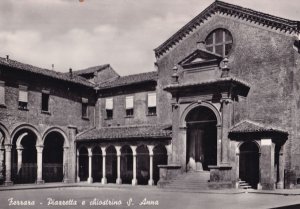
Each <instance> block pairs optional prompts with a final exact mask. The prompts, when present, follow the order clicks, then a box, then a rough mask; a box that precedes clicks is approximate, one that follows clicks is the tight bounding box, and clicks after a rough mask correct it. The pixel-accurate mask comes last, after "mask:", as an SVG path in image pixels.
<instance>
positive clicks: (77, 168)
mask: <svg viewBox="0 0 300 209" xmlns="http://www.w3.org/2000/svg"><path fill="white" fill-rule="evenodd" d="M76 163H77V164H76V165H77V166H76V176H77V177H76V178H77V179H76V181H77V182H80V177H79V150H77V153H76Z"/></svg>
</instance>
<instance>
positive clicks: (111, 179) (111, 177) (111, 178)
mask: <svg viewBox="0 0 300 209" xmlns="http://www.w3.org/2000/svg"><path fill="white" fill-rule="evenodd" d="M106 178H107V183H116V180H117V151H116V149H115V147H114V146H109V147H108V148H107V149H106Z"/></svg>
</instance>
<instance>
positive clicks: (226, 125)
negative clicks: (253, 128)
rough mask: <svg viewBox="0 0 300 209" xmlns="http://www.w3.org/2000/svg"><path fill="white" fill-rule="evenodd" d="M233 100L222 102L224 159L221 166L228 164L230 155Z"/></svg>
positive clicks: (222, 147)
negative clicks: (229, 136) (229, 134)
mask: <svg viewBox="0 0 300 209" xmlns="http://www.w3.org/2000/svg"><path fill="white" fill-rule="evenodd" d="M231 107H232V100H231V99H223V100H222V128H223V129H222V146H221V150H222V152H221V153H222V158H221V164H225V165H226V164H228V153H229V139H228V133H229V129H230V127H231V114H232V108H231Z"/></svg>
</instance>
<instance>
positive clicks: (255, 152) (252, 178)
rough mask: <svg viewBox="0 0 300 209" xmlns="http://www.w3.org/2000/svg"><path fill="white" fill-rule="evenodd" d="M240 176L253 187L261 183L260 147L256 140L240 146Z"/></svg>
mask: <svg viewBox="0 0 300 209" xmlns="http://www.w3.org/2000/svg"><path fill="white" fill-rule="evenodd" d="M239 177H240V179H241V180H242V181H246V182H247V183H248V184H249V185H250V186H251V187H252V188H255V189H257V184H258V183H259V149H258V147H257V145H256V144H255V143H254V142H245V143H243V144H242V145H241V146H240V166H239Z"/></svg>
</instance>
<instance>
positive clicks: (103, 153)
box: [101, 147, 106, 156]
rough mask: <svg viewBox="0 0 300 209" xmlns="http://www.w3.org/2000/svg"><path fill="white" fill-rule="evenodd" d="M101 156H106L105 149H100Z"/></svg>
mask: <svg viewBox="0 0 300 209" xmlns="http://www.w3.org/2000/svg"><path fill="white" fill-rule="evenodd" d="M101 151H102V156H106V147H101Z"/></svg>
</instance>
